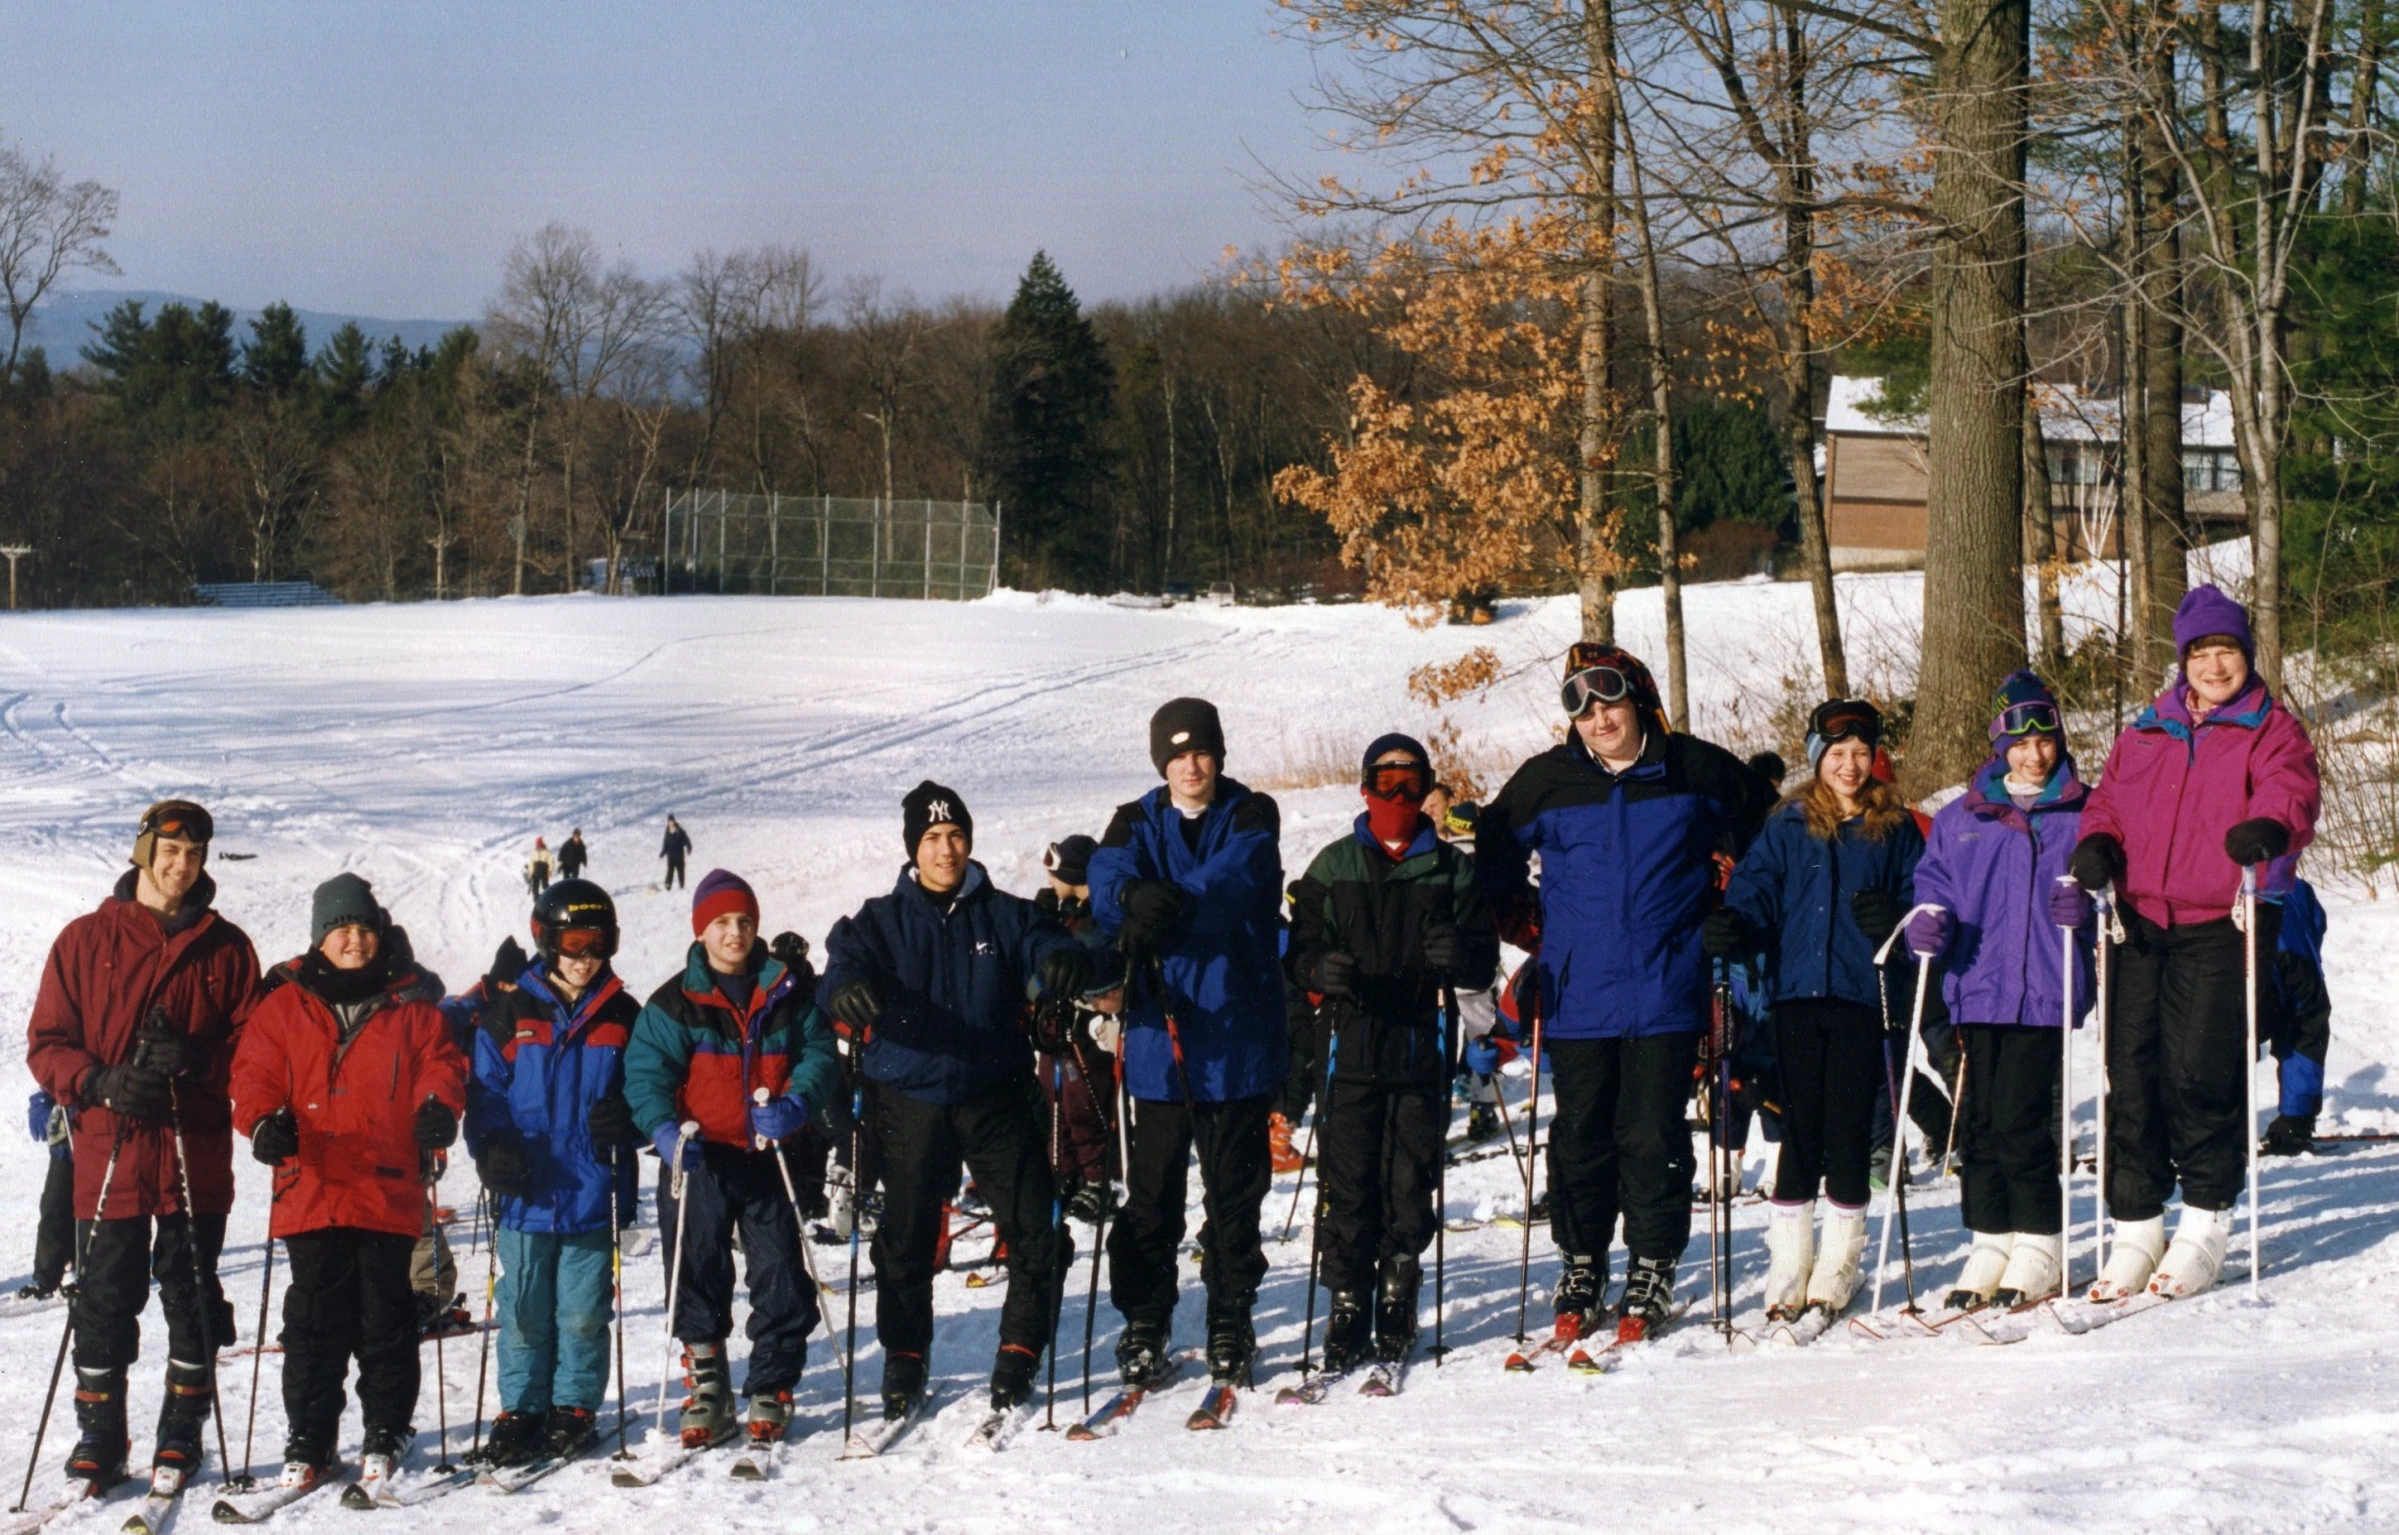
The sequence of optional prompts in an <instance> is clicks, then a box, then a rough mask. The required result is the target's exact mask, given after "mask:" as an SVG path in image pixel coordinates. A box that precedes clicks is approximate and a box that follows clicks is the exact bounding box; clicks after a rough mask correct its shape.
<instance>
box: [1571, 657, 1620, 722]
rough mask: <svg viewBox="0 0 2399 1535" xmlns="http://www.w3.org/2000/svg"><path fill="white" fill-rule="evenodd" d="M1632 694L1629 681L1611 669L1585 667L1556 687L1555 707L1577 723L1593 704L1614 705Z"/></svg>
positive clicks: (1606, 667)
mask: <svg viewBox="0 0 2399 1535" xmlns="http://www.w3.org/2000/svg"><path fill="white" fill-rule="evenodd" d="M1632 694H1633V679H1632V678H1630V677H1628V676H1626V675H1625V674H1624V673H1623V671H1621V670H1620V669H1618V668H1616V667H1613V666H1586V667H1584V668H1583V669H1582V670H1581V671H1578V672H1576V673H1574V674H1573V675H1572V676H1570V677H1568V678H1567V679H1566V680H1565V681H1564V682H1562V683H1560V684H1558V707H1559V708H1561V709H1564V710H1565V711H1566V714H1567V717H1568V718H1569V719H1581V718H1582V717H1583V715H1584V713H1585V712H1586V711H1587V710H1589V709H1590V708H1591V707H1592V706H1593V705H1594V704H1617V703H1622V702H1624V701H1625V700H1626V699H1627V698H1630V697H1631V696H1632Z"/></svg>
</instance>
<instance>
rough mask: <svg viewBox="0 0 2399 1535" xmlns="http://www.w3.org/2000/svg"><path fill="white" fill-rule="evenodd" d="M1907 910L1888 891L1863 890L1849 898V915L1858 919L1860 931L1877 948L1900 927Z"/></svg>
mask: <svg viewBox="0 0 2399 1535" xmlns="http://www.w3.org/2000/svg"><path fill="white" fill-rule="evenodd" d="M1906 910H1907V908H1905V907H1903V906H1901V905H1900V904H1899V902H1898V901H1897V900H1896V899H1894V898H1893V897H1892V895H1891V893H1890V892H1889V891H1888V890H1861V891H1859V892H1858V893H1857V894H1855V895H1853V896H1851V897H1850V898H1849V914H1850V915H1851V916H1853V917H1855V918H1857V921H1858V931H1859V932H1861V933H1864V934H1865V935H1866V941H1867V942H1868V943H1870V944H1873V945H1874V946H1875V947H1876V948H1881V947H1882V942H1883V940H1884V939H1886V938H1888V937H1890V936H1891V930H1892V929H1893V928H1895V927H1897V926H1899V919H1900V917H1901V916H1902V915H1904V914H1905V912H1906Z"/></svg>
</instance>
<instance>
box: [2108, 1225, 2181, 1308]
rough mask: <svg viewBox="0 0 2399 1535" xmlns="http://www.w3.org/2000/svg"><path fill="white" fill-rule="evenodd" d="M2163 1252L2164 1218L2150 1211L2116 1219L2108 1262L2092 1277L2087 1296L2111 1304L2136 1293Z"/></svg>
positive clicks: (2155, 1267) (2153, 1269)
mask: <svg viewBox="0 0 2399 1535" xmlns="http://www.w3.org/2000/svg"><path fill="white" fill-rule="evenodd" d="M2165 1255H2166V1218H2165V1217H2164V1216H2163V1215H2153V1216H2151V1217H2150V1218H2149V1219H2147V1220H2145V1221H2118V1222H2116V1234H2115V1240H2114V1242H2113V1243H2112V1244H2111V1245H2110V1246H2109V1248H2108V1255H2107V1266H2106V1267H2105V1268H2102V1269H2101V1270H2100V1271H2099V1277H2098V1278H2097V1279H2096V1280H2094V1281H2092V1284H2091V1290H2090V1296H2091V1299H2092V1300H2093V1301H2094V1302H2097V1303H2099V1304H2102V1305H2105V1304H2111V1303H2113V1302H2115V1301H2120V1300H2124V1299H2126V1298H2127V1297H2129V1296H2134V1295H2138V1294H2140V1293H2141V1291H2142V1290H2143V1289H2145V1288H2146V1287H2147V1286H2148V1284H2149V1276H2150V1275H2152V1274H2154V1273H2156V1272H2157V1260H2158V1259H2160V1258H2162V1257H2164V1256H2165Z"/></svg>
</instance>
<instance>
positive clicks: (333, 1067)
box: [232, 874, 466, 1486]
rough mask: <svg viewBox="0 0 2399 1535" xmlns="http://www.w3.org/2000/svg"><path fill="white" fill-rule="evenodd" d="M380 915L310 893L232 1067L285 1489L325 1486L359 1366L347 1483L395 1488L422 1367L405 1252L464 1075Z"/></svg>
mask: <svg viewBox="0 0 2399 1535" xmlns="http://www.w3.org/2000/svg"><path fill="white" fill-rule="evenodd" d="M389 930H390V919H389V917H387V916H386V915H385V913H384V911H383V909H382V908H381V907H379V906H377V905H376V904H375V893H374V890H373V888H372V887H370V886H369V885H368V884H367V882H366V881H365V880H363V879H360V878H359V877H358V876H357V875H355V874H337V875H335V876H334V877H333V878H331V879H329V880H327V881H325V882H324V883H323V884H321V885H319V886H318V887H317V889H316V894H315V897H314V899H313V900H312V901H311V903H310V911H309V933H310V936H311V938H312V939H313V940H314V943H315V947H314V948H312V949H310V950H309V951H308V952H307V953H306V954H303V955H301V956H300V957H299V958H298V959H295V960H291V961H288V962H287V963H285V964H282V965H278V966H276V967H275V969H274V970H273V972H271V973H270V974H269V976H268V978H267V981H266V983H265V984H266V988H267V990H266V995H265V998H264V1000H262V1001H261V1002H260V1003H259V1004H258V1007H257V1009H256V1010H255V1011H254V1012H252V1013H251V1015H250V1023H249V1027H248V1029H247V1030H245V1031H244V1033H243V1036H242V1042H241V1047H240V1049H239V1050H238V1051H236V1053H235V1055H234V1058H233V1082H232V1091H233V1124H234V1128H235V1130H236V1131H238V1132H240V1133H241V1134H244V1135H247V1136H249V1137H250V1152H251V1155H252V1156H254V1157H256V1158H257V1159H258V1160H259V1161H260V1162H263V1163H265V1164H266V1165H267V1166H269V1167H272V1168H274V1169H275V1197H274V1214H273V1217H272V1220H271V1223H270V1225H269V1228H268V1234H269V1236H270V1237H279V1238H281V1239H282V1241H283V1245H284V1251H285V1253H286V1254H287V1255H288V1256H289V1257H290V1260H291V1283H290V1286H289V1288H287V1289H286V1290H285V1291H284V1298H283V1410H284V1414H285V1416H286V1418H287V1420H288V1421H289V1424H290V1428H289V1431H288V1436H287V1438H286V1440H285V1443H284V1451H283V1461H284V1466H283V1480H284V1484H285V1485H286V1486H304V1485H307V1484H309V1483H311V1482H314V1481H316V1480H317V1479H319V1478H321V1477H324V1476H326V1475H329V1474H331V1473H332V1472H333V1471H334V1470H335V1469H337V1467H338V1465H339V1461H338V1459H337V1457H336V1455H335V1453H334V1446H335V1443H336V1437H337V1435H338V1434H339V1433H340V1429H341V1415H342V1403H343V1398H342V1384H343V1381H344V1379H345V1378H346V1377H347V1375H348V1373H349V1368H350V1361H351V1359H352V1357H353V1356H355V1357H356V1359H357V1361H358V1401H359V1407H360V1410H361V1412H362V1413H363V1415H364V1416H365V1419H366V1435H365V1442H364V1448H363V1451H362V1455H361V1463H360V1478H359V1479H360V1481H361V1482H365V1483H376V1482H380V1481H383V1480H385V1479H387V1478H389V1477H390V1475H391V1474H392V1471H393V1468H394V1467H395V1466H397V1465H398V1463H399V1461H400V1458H401V1457H402V1456H403V1455H405V1454H406V1453H407V1452H408V1442H409V1440H410V1438H411V1437H412V1436H413V1434H414V1430H413V1429H412V1428H411V1427H410V1424H409V1419H410V1417H411V1415H412V1414H413V1413H414V1412H415V1411H416V1400H417V1384H418V1367H417V1333H416V1301H415V1295H414V1292H413V1291H412V1290H411V1289H410V1287H409V1278H408V1266H409V1255H410V1253H411V1252H412V1251H413V1250H414V1249H415V1247H416V1242H417V1235H418V1233H419V1232H420V1231H422V1230H423V1228H424V1224H425V1205H426V1202H427V1200H428V1199H429V1197H430V1191H429V1185H428V1184H427V1182H426V1181H425V1161H426V1159H427V1157H428V1155H429V1154H430V1153H432V1152H435V1151H439V1150H441V1149H442V1148H444V1147H446V1146H448V1145H449V1144H450V1143H451V1142H452V1141H454V1140H456V1139H457V1138H458V1115H459V1111H460V1110H461V1109H462V1108H463V1107H464V1106H465V1102H466V1062H465V1061H464V1060H463V1059H461V1058H460V1056H459V1053H458V1050H457V1047H456V1046H455V1045H453V1044H452V1043H451V1040H450V1028H449V1024H448V1023H447V1022H446V1021H445V1020H444V1019H443V1017H442V1014H441V1011H440V1009H439V1008H438V1007H436V1006H435V1005H434V1004H435V1001H436V999H437V997H438V995H439V990H438V988H436V987H430V986H427V985H426V984H425V983H424V981H423V979H422V978H421V977H420V976H419V974H418V973H417V972H416V971H415V970H414V969H413V968H407V967H399V966H395V965H394V964H393V963H392V958H391V953H390V945H389V943H388V941H387V934H388V932H389Z"/></svg>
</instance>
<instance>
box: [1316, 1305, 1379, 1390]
mask: <svg viewBox="0 0 2399 1535" xmlns="http://www.w3.org/2000/svg"><path fill="white" fill-rule="evenodd" d="M1372 1327H1373V1321H1372V1318H1370V1317H1369V1316H1368V1315H1367V1312H1366V1292H1365V1291H1363V1290H1335V1291H1334V1292H1333V1302H1332V1309H1331V1310H1329V1311H1327V1312H1326V1313H1325V1319H1324V1367H1325V1370H1326V1372H1327V1373H1329V1374H1336V1375H1337V1374H1339V1373H1340V1372H1341V1371H1343V1370H1350V1369H1355V1368H1357V1364H1358V1361H1359V1360H1361V1359H1364V1358H1365V1357H1366V1345H1367V1344H1368V1343H1369V1342H1371V1341H1372V1337H1371V1332H1372Z"/></svg>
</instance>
